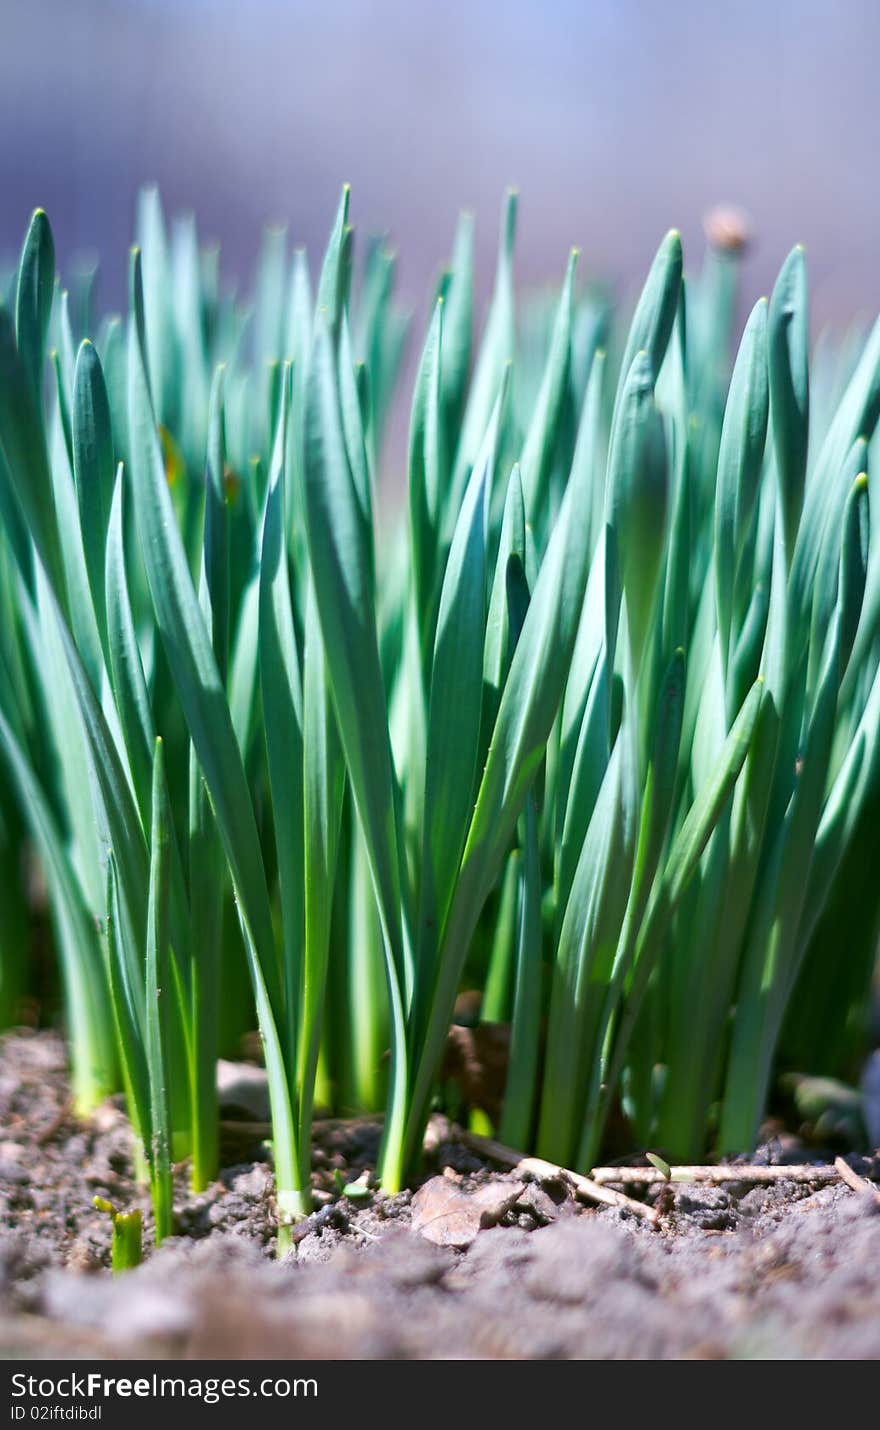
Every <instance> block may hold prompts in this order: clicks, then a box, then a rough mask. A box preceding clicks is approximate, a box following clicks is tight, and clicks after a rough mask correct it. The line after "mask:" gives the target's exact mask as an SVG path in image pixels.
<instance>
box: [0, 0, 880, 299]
mask: <svg viewBox="0 0 880 1430" xmlns="http://www.w3.org/2000/svg"><path fill="white" fill-rule="evenodd" d="M878 42H880V5H878V4H877V3H876V0H823V2H822V3H820V0H734V3H730V4H727V5H707V4H705V3H702V0H692V3H689V0H678V3H675V0H667V3H653V0H580V3H576V0H550V3H547V0H545V3H544V4H542V5H538V4H534V3H524V0H507V3H500V0H494V3H488V0H446V3H444V4H442V5H441V4H431V5H429V4H427V3H425V0H422V3H419V0H409V3H405V0H322V3H317V0H312V3H308V4H307V3H300V2H299V0H248V2H247V3H245V0H241V2H240V3H233V0H3V4H2V22H0V193H2V196H3V202H2V206H0V254H10V253H11V252H15V251H17V249H18V246H19V243H20V241H21V235H22V233H23V231H24V227H25V224H26V221H27V218H28V215H29V212H30V210H31V209H32V208H33V207H34V206H35V205H36V204H42V205H43V206H45V207H46V208H47V210H48V211H49V215H50V218H51V220H52V223H53V226H54V229H55V234H56V240H57V245H58V249H59V256H60V259H61V261H62V263H64V262H65V261H67V260H69V259H70V258H71V257H72V256H73V255H74V253H75V252H76V251H77V250H82V249H89V248H97V249H100V251H101V254H102V258H103V260H104V275H105V277H104V287H103V292H104V296H105V299H106V300H107V301H110V302H114V303H119V302H120V301H121V299H122V296H123V282H124V271H125V262H126V251H127V246H128V243H129V239H130V233H131V223H132V215H133V204H134V196H135V192H136V189H137V186H138V185H139V183H140V182H141V181H143V180H156V181H158V183H159V184H160V185H161V188H162V193H163V196H164V199H165V203H166V207H167V208H169V209H172V210H173V209H175V208H178V207H193V208H195V210H196V211H197V213H198V215H199V219H200V223H201V227H202V232H203V235H204V236H205V237H212V238H217V239H219V240H220V241H221V242H222V245H223V251H224V267H225V270H226V271H227V272H233V273H238V274H240V275H241V276H242V277H248V276H249V275H250V272H251V269H252V265H253V262H254V257H255V253H256V246H257V240H258V233H259V225H260V223H261V222H262V221H263V220H273V221H281V222H286V223H288V224H289V227H290V231H291V236H292V238H293V239H294V240H295V241H297V242H305V243H306V244H307V245H308V246H309V248H310V250H315V249H317V247H318V246H319V245H320V244H322V243H323V241H324V238H325V236H326V233H327V231H328V228H329V225H330V221H331V218H332V214H333V209H334V206H335V203H336V199H337V195H338V189H339V185H340V183H341V181H342V180H344V179H347V180H349V181H350V182H351V183H352V185H353V200H352V213H353V218H354V220H355V223H356V224H357V226H358V227H359V228H360V229H361V230H364V229H369V230H378V229H388V230H390V231H391V233H392V235H393V238H394V240H395V242H396V243H397V245H398V246H399V249H400V254H401V269H400V273H401V289H402V292H403V293H404V296H405V297H406V298H407V299H409V300H410V301H411V302H413V303H415V304H416V305H417V310H418V311H419V312H422V311H423V304H424V299H425V294H426V289H427V285H428V282H429V279H430V277H431V275H432V274H433V273H434V271H435V270H436V267H437V265H438V263H439V261H440V260H442V259H443V257H444V256H445V255H446V253H447V251H448V247H449V243H450V239H451V235H452V230H453V225H454V221H455V216H456V212H457V210H458V208H459V207H460V206H467V207H471V208H473V209H475V210H476V212H477V215H478V221H479V224H478V262H479V270H478V271H479V276H480V281H481V284H482V285H483V291H485V288H486V286H487V283H488V280H489V275H490V271H491V266H492V261H493V255H494V248H495V238H496V228H497V215H498V210H499V204H500V199H501V195H502V193H503V190H504V188H505V186H506V185H507V184H508V183H516V184H517V185H518V186H519V187H520V189H521V192H522V200H521V223H520V233H519V242H518V266H519V274H520V276H521V278H522V279H523V280H524V281H540V280H543V279H546V278H551V277H553V278H557V277H558V276H559V275H561V272H562V269H563V266H564V262H565V257H566V253H567V250H568V248H569V246H570V245H571V244H572V243H578V244H580V245H581V247H582V248H583V253H584V260H583V262H584V271H591V270H592V271H593V272H599V273H601V274H603V275H605V274H607V275H608V276H610V277H612V278H615V279H620V280H623V281H624V282H630V283H631V282H633V281H634V280H635V279H636V278H637V277H638V276H639V275H640V274H641V273H642V271H643V270H644V268H645V266H646V264H647V263H648V261H649V259H650V256H651V254H652V252H653V250H654V248H655V246H656V244H657V241H658V240H659V238H660V236H661V234H662V233H663V231H664V230H665V229H666V228H668V227H669V226H670V225H672V224H676V225H678V226H679V227H680V228H681V229H682V231H683V234H684V237H685V244H686V254H688V255H689V256H690V261H691V262H692V263H695V262H696V261H697V258H698V255H699V253H700V251H701V247H702V238H701V229H700V219H701V215H702V213H703V212H704V211H705V209H706V208H707V207H708V206H710V205H712V204H714V203H716V202H718V201H719V200H727V201H732V202H736V203H738V204H741V205H743V206H744V207H745V208H746V209H747V210H748V211H749V213H750V214H751V216H752V219H753V222H754V225H755V230H756V242H755V244H754V246H753V248H752V251H751V254H750V257H749V262H748V275H747V278H748V288H749V290H750V292H751V293H752V294H757V293H758V292H759V291H762V290H766V289H767V288H768V286H769V285H770V284H771V282H772V278H773V274H774V272H775V271H776V269H777V268H778V265H779V263H780V261H781V260H782V258H783V257H784V255H785V252H786V251H787V249H788V248H789V247H790V245H791V244H792V243H793V242H795V241H797V240H800V241H803V242H804V243H806V245H807V249H808V254H809V259H810V268H811V278H812V285H813V309H814V314H815V317H816V319H817V321H819V322H821V321H824V320H825V319H827V318H829V317H830V318H835V319H841V320H842V319H845V318H848V317H849V316H851V315H852V314H854V313H857V312H858V313H864V312H865V311H871V310H873V309H875V308H877V307H878V306H880V271H878V263H877V234H878V223H877V220H878V207H880V186H878V182H877V137H878V118H880V99H878V93H880V90H878V85H877V79H876V75H877V62H878V54H880V46H878Z"/></svg>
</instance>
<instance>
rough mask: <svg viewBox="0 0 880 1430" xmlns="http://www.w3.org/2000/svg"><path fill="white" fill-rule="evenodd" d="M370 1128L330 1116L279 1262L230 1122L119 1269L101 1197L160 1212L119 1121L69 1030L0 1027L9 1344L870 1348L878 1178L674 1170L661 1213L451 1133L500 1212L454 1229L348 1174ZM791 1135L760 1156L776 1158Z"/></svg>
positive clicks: (489, 1350)
mask: <svg viewBox="0 0 880 1430" xmlns="http://www.w3.org/2000/svg"><path fill="white" fill-rule="evenodd" d="M377 1135H378V1133H377V1129H376V1128H375V1127H374V1126H371V1125H369V1124H360V1125H352V1124H341V1125H338V1126H334V1125H323V1126H322V1128H321V1133H320V1137H319V1139H318V1142H317V1145H316V1148H315V1159H314V1160H315V1187H316V1194H317V1199H318V1201H319V1202H320V1203H321V1206H320V1208H319V1210H318V1211H317V1212H316V1213H315V1214H314V1215H313V1216H312V1217H311V1218H310V1219H309V1221H308V1222H306V1223H304V1224H303V1225H302V1227H301V1228H299V1230H298V1237H299V1239H298V1241H297V1245H296V1248H295V1250H294V1252H293V1253H292V1254H291V1255H290V1256H289V1257H288V1258H287V1259H286V1260H285V1261H284V1262H283V1263H280V1264H279V1263H277V1262H276V1261H275V1260H274V1257H273V1238H274V1213H273V1201H272V1176H271V1172H270V1170H269V1168H268V1166H267V1164H266V1161H265V1155H264V1148H263V1147H262V1146H261V1144H260V1143H259V1142H254V1140H253V1136H252V1134H250V1133H249V1132H248V1131H247V1130H246V1129H243V1128H241V1127H239V1128H238V1129H237V1130H236V1128H235V1127H234V1125H233V1124H232V1123H228V1124H227V1130H226V1135H225V1137H224V1145H223V1160H224V1171H223V1174H222V1176H221V1178H220V1180H219V1181H218V1182H217V1183H216V1184H215V1185H214V1186H212V1187H211V1188H210V1189H209V1191H208V1192H207V1193H205V1194H204V1195H202V1196H198V1197H196V1196H192V1195H191V1194H190V1193H189V1192H188V1191H187V1189H186V1178H185V1170H184V1169H182V1170H181V1174H180V1179H179V1196H178V1199H177V1211H178V1231H179V1235H177V1236H175V1237H174V1238H172V1239H171V1240H169V1241H167V1242H166V1243H165V1244H164V1245H163V1246H162V1247H161V1248H160V1249H159V1250H158V1251H156V1252H153V1253H152V1254H150V1255H148V1257H147V1259H146V1261H145V1262H144V1264H143V1265H142V1266H141V1267H140V1268H139V1269H138V1270H136V1271H134V1272H130V1273H128V1274H127V1275H125V1276H121V1277H116V1278H113V1277H112V1276H111V1275H110V1273H109V1271H108V1270H107V1269H106V1267H107V1262H108V1256H109V1224H108V1221H107V1218H106V1217H104V1216H101V1215H100V1214H99V1213H97V1212H95V1211H94V1210H93V1208H92V1198H93V1197H94V1196H95V1195H96V1194H99V1195H102V1196H105V1197H108V1198H109V1199H111V1200H112V1201H114V1202H115V1203H117V1204H118V1205H119V1206H121V1207H124V1208H130V1207H132V1206H135V1205H141V1206H143V1207H144V1211H145V1224H146V1225H147V1227H148V1225H149V1213H148V1204H147V1202H146V1201H145V1199H144V1197H143V1193H142V1191H141V1189H139V1188H138V1187H137V1185H136V1184H135V1183H134V1181H133V1179H132V1171H131V1157H130V1140H129V1134H128V1128H127V1124H126V1122H125V1118H124V1116H123V1114H122V1112H121V1110H120V1109H119V1108H118V1107H115V1106H112V1105H109V1104H108V1105H107V1106H106V1107H105V1108H103V1109H102V1110H101V1112H100V1114H99V1115H98V1116H96V1117H95V1118H94V1119H93V1120H92V1121H91V1122H90V1123H89V1124H88V1125H84V1124H81V1123H78V1122H76V1121H75V1120H74V1119H73V1118H72V1117H71V1115H70V1113H69V1110H68V1104H67V1085H66V1078H65V1071H64V1052H63V1047H62V1045H61V1044H60V1042H58V1040H57V1039H55V1038H54V1037H53V1036H51V1035H48V1034H36V1035H35V1034H31V1035H27V1036H26V1035H16V1036H8V1037H7V1038H5V1039H4V1040H3V1041H2V1044H0V1356H4V1357H10V1356H35V1357H39V1356H47V1357H59V1356H63V1357H76V1356H88V1357H96V1356H106V1357H138V1356H144V1357H156V1356H159V1357H168V1358H177V1357H187V1358H192V1357H195V1358H210V1359H256V1358H272V1357H290V1358H297V1359H309V1358H329V1359H363V1358H376V1359H387V1358H433V1357H440V1358H448V1359H465V1358H474V1357H476V1358H502V1359H504V1358H541V1359H558V1358H563V1359H570V1358H575V1359H600V1360H604V1359H645V1358H647V1359H682V1358H686V1359H694V1358H696V1359H765V1358H773V1359H819V1358H821V1359H863V1358H868V1359H876V1358H880V1279H878V1277H877V1271H876V1268H877V1266H878V1265H880V1205H878V1204H877V1201H876V1199H875V1198H872V1197H870V1196H865V1197H862V1196H859V1195H858V1194H855V1193H853V1192H852V1191H850V1190H849V1189H848V1188H846V1187H845V1186H843V1185H842V1184H841V1185H834V1186H826V1187H824V1188H823V1189H822V1190H820V1191H813V1190H811V1189H810V1188H809V1187H808V1186H804V1185H798V1184H796V1183H792V1182H782V1183H777V1184H775V1185H773V1186H764V1187H749V1186H747V1185H745V1184H735V1185H729V1186H727V1187H725V1188H719V1187H702V1188H697V1187H694V1188H690V1189H686V1188H676V1191H675V1199H674V1205H673V1206H672V1208H671V1210H669V1211H668V1212H666V1213H664V1215H663V1217H662V1219H661V1222H660V1225H659V1227H658V1228H657V1229H652V1228H651V1226H650V1225H649V1224H647V1223H646V1221H645V1220H644V1219H642V1218H637V1217H632V1216H630V1215H628V1214H627V1213H626V1212H620V1211H617V1210H613V1209H598V1210H592V1209H589V1208H585V1207H583V1206H581V1205H580V1204H579V1203H578V1202H577V1201H575V1200H574V1198H573V1196H572V1195H571V1192H570V1189H569V1188H567V1187H566V1186H565V1185H564V1184H562V1183H558V1182H557V1183H552V1184H546V1185H540V1184H538V1183H536V1182H532V1181H529V1180H527V1179H523V1178H522V1177H521V1176H519V1175H517V1176H514V1174H512V1173H498V1172H492V1171H489V1170H488V1169H487V1168H486V1167H485V1166H482V1165H481V1164H480V1162H479V1161H478V1159H477V1158H476V1157H474V1155H473V1154H472V1153H471V1152H470V1151H469V1150H467V1149H466V1148H464V1147H462V1146H461V1145H459V1144H456V1143H454V1142H451V1141H446V1142H444V1141H442V1140H439V1141H438V1145H437V1146H436V1148H435V1150H434V1152H433V1153H432V1154H431V1155H430V1158H429V1163H430V1165H428V1166H426V1169H425V1175H426V1177H429V1176H434V1175H437V1174H438V1173H442V1172H443V1171H444V1170H445V1169H450V1172H451V1175H452V1176H453V1177H454V1178H458V1179H459V1180H456V1187H457V1188H458V1189H459V1190H460V1191H461V1193H462V1196H463V1198H465V1199H467V1198H468V1197H469V1196H472V1195H474V1194H477V1195H478V1196H479V1198H480V1204H481V1205H486V1206H491V1207H492V1208H494V1214H493V1215H492V1216H491V1217H489V1216H487V1217H486V1218H484V1220H492V1221H496V1223H497V1224H495V1225H492V1226H489V1227H487V1228H486V1229H484V1230H481V1231H479V1233H478V1234H477V1235H476V1236H475V1238H474V1239H473V1241H472V1243H471V1244H470V1245H469V1246H468V1248H467V1249H466V1250H457V1249H455V1248H453V1247H449V1246H437V1245H434V1244H432V1243H431V1242H429V1241H428V1240H426V1239H425V1237H424V1236H423V1235H422V1234H420V1233H419V1232H418V1231H416V1230H414V1228H413V1207H412V1196H411V1194H410V1193H409V1192H405V1193H403V1194H401V1195H400V1196H397V1197H390V1198H389V1197H384V1196H382V1195H380V1194H378V1193H372V1194H370V1195H368V1196H367V1197H366V1198H365V1199H362V1200H357V1201H353V1200H351V1199H350V1198H348V1197H346V1196H340V1195H339V1189H338V1184H339V1182H340V1181H341V1180H343V1179H344V1180H345V1181H350V1180H352V1179H354V1178H355V1177H356V1176H357V1175H358V1174H359V1173H360V1172H361V1171H362V1170H363V1169H364V1168H366V1167H370V1166H372V1164H373V1161H374V1159H375V1152H376V1146H377ZM783 1148H784V1144H783V1143H776V1144H774V1145H772V1146H767V1147H764V1148H762V1149H760V1151H759V1153H758V1154H757V1159H758V1160H769V1161H774V1160H775V1161H779V1160H784V1154H783ZM753 1160H755V1159H753ZM447 1175H449V1173H448V1174H447ZM499 1218H500V1219H499ZM416 1219H417V1220H418V1217H417V1218H416ZM147 1241H149V1232H148V1236H147Z"/></svg>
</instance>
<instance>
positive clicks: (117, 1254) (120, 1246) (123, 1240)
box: [92, 1197, 142, 1276]
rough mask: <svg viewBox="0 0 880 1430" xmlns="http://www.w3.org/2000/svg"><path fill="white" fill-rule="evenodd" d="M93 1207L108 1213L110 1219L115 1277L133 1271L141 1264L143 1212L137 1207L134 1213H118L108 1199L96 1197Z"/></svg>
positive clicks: (112, 1263) (111, 1259) (111, 1254)
mask: <svg viewBox="0 0 880 1430" xmlns="http://www.w3.org/2000/svg"><path fill="white" fill-rule="evenodd" d="M92 1205H93V1206H94V1208H95V1210H96V1211H99V1212H106V1214H107V1216H109V1218H110V1224H111V1226H112V1228H113V1240H112V1242H111V1246H110V1265H111V1266H112V1268H113V1274H114V1276H116V1275H118V1274H119V1272H120V1271H132V1270H133V1269H134V1267H135V1266H140V1264H141V1251H142V1239H141V1223H142V1217H141V1211H140V1208H139V1207H136V1208H135V1210H134V1211H130V1212H120V1211H117V1210H116V1208H115V1207H114V1205H113V1203H112V1202H108V1201H107V1199H106V1197H95V1198H94V1199H93V1203H92Z"/></svg>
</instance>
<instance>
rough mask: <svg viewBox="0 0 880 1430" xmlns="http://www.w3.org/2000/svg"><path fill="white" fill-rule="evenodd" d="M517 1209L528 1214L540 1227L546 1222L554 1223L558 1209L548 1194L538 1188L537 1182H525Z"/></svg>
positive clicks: (541, 1188)
mask: <svg viewBox="0 0 880 1430" xmlns="http://www.w3.org/2000/svg"><path fill="white" fill-rule="evenodd" d="M517 1207H519V1208H521V1209H523V1210H525V1211H527V1212H529V1213H530V1214H531V1215H532V1216H533V1217H534V1218H535V1220H536V1221H538V1222H540V1224H541V1225H542V1226H546V1225H547V1223H548V1222H551V1221H555V1220H556V1218H557V1216H558V1215H559V1207H558V1206H557V1204H556V1202H554V1200H553V1198H552V1197H551V1196H550V1195H549V1193H548V1192H545V1191H544V1188H543V1187H539V1186H538V1184H537V1182H527V1183H526V1185H525V1186H524V1187H523V1191H522V1195H521V1197H520V1198H519V1201H518V1202H517Z"/></svg>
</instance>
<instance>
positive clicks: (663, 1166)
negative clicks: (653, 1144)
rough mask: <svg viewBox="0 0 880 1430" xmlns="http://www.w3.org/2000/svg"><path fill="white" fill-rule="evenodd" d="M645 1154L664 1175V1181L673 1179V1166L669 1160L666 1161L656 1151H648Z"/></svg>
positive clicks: (652, 1164)
mask: <svg viewBox="0 0 880 1430" xmlns="http://www.w3.org/2000/svg"><path fill="white" fill-rule="evenodd" d="M645 1156H646V1157H647V1159H648V1161H649V1162H650V1163H651V1166H652V1167H656V1168H657V1171H658V1172H659V1173H660V1175H661V1176H662V1178H663V1180H664V1182H671V1181H672V1168H671V1167H670V1165H669V1163H668V1162H666V1161H664V1160H663V1158H662V1157H661V1156H659V1155H658V1153H656V1152H646V1153H645Z"/></svg>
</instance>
